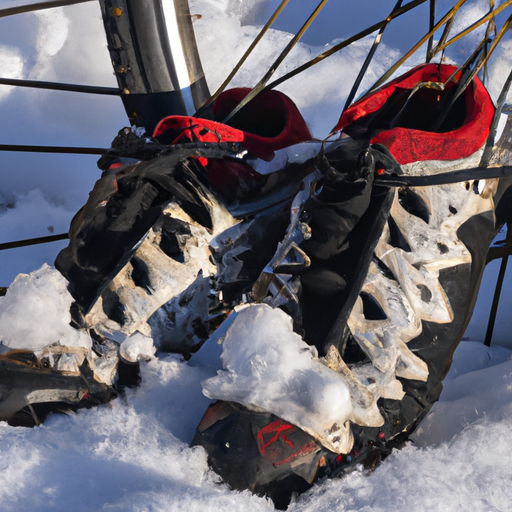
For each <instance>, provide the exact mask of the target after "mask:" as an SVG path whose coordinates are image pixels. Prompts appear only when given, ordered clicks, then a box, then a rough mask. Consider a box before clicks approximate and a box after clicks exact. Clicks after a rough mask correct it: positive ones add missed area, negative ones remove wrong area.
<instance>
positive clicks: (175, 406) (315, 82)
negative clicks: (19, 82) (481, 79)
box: [0, 0, 512, 512]
mask: <svg viewBox="0 0 512 512" xmlns="http://www.w3.org/2000/svg"><path fill="white" fill-rule="evenodd" d="M0 3H2V2H0ZM395 3H396V2H395V1H394V0H393V1H391V2H387V1H386V2H384V1H383V2H375V0H361V2H356V3H355V4H349V3H347V2H335V1H331V2H328V4H327V6H328V8H332V9H333V10H331V11H329V12H327V11H326V14H325V17H324V18H323V21H324V23H323V24H322V23H320V24H318V25H316V26H315V25H313V26H312V27H311V29H310V30H309V31H308V32H307V33H306V35H307V37H305V43H308V44H302V43H301V44H299V45H298V46H297V47H296V48H295V49H294V50H293V52H292V54H291V55H290V56H289V58H288V59H287V60H286V61H285V63H284V64H283V66H282V68H280V70H279V71H278V74H279V73H283V72H285V71H288V70H290V69H292V68H293V67H295V66H297V65H299V64H301V63H302V62H304V61H305V60H308V59H309V58H312V57H314V56H315V55H316V54H318V53H319V52H320V51H322V50H325V49H326V47H327V48H328V47H330V46H332V45H333V44H336V42H338V41H339V39H337V40H336V39H334V38H342V37H348V35H351V34H353V33H355V32H356V31H357V30H358V29H359V28H362V26H361V27H355V26H354V27H352V26H350V27H349V29H350V30H349V32H347V33H343V34H341V35H338V34H336V35H332V36H331V37H330V39H328V40H326V39H325V38H323V39H322V37H323V36H324V35H325V34H324V32H325V33H326V34H327V33H328V34H330V33H331V32H328V30H327V28H326V29H325V30H324V27H328V26H330V27H331V28H332V27H334V28H335V29H336V26H337V25H338V24H339V23H341V22H342V21H343V22H344V20H352V19H355V20H357V19H360V18H361V17H362V18H363V20H362V23H364V25H365V26H367V25H369V24H370V23H372V22H376V21H378V20H379V19H383V18H385V16H386V15H387V14H388V13H389V11H390V10H391V8H392V7H393V5H394V4H395ZM190 4H191V10H192V12H194V13H197V14H201V15H202V17H201V19H198V20H197V21H196V22H195V27H196V33H197V37H198V44H199V48H200V51H201V53H202V55H203V65H204V67H205V71H206V75H207V77H208V80H209V83H210V87H211V89H212V90H214V89H215V87H217V86H218V85H219V84H220V83H221V81H222V80H223V79H224V77H225V76H226V75H227V73H228V71H229V69H230V68H231V66H232V65H233V64H234V63H235V62H236V61H237V60H238V58H239V57H240V56H241V55H242V53H243V51H244V50H245V48H246V47H247V46H248V45H249V44H250V42H251V41H252V39H253V38H254V37H255V35H256V34H257V32H258V29H259V26H261V24H262V23H263V22H264V20H265V16H268V15H269V14H270V12H271V11H272V9H275V8H276V7H277V5H278V4H279V2H278V0H260V1H259V2H243V1H242V0H193V1H191V2H190ZM291 4H293V6H292V7H291V8H289V12H290V13H291V15H290V16H288V15H287V16H285V17H284V18H287V19H292V21H293V22H294V21H297V19H298V18H300V17H301V16H302V18H303V19H300V20H299V22H298V26H300V24H301V23H302V22H303V21H304V19H305V17H306V16H307V14H309V12H310V11H311V9H312V8H314V7H316V5H317V4H318V1H317V0H300V1H299V0H295V1H294V2H290V5H291ZM438 4H439V5H440V7H439V9H440V10H441V11H442V12H443V13H444V12H446V10H447V9H448V7H449V6H451V5H452V4H453V2H449V1H448V0H446V1H441V2H438ZM301 8H303V10H301ZM487 8H488V2H487V1H483V0H480V1H475V2H471V3H469V5H468V7H467V8H465V9H464V16H465V17H466V20H467V22H468V23H469V22H472V21H474V20H475V19H476V17H477V16H478V15H481V14H482V13H483V12H486V10H487ZM326 9H327V8H326ZM377 11H379V12H377ZM380 11H382V12H380ZM56 12H57V11H56ZM62 13H64V14H62ZM426 14H427V11H426V10H425V11H424V12H423V14H422V16H423V18H424V19H427V18H428V16H427V15H426ZM284 18H283V19H284ZM370 18H371V19H370ZM415 19H416V18H415ZM0 21H1V26H0V34H1V37H0V39H1V40H0V63H1V64H2V70H3V71H2V76H5V77H9V76H11V77H22V78H31V79H40V80H55V81H62V82H68V83H73V82H75V83H87V84H99V85H105V86H115V85H116V84H115V79H114V77H113V74H112V69H111V64H110V62H109V58H108V54H107V52H106V50H105V46H106V41H105V38H104V35H103V29H102V26H101V21H100V15H99V9H98V5H97V3H96V2H90V3H85V4H81V5H77V6H72V7H68V8H66V9H65V10H64V11H62V12H60V14H54V13H51V12H50V11H47V12H46V13H45V14H40V15H37V16H36V15H33V14H26V15H22V16H18V17H15V18H8V19H7V18H3V19H2V20H0ZM320 21H322V20H320ZM290 23H291V22H290ZM345 24H347V23H345ZM348 24H349V25H350V23H348ZM298 26H297V27H295V29H296V28H298ZM397 26H398V27H399V28H398V31H399V32H398V33H396V34H395V35H393V33H392V34H391V35H392V37H391V39H390V41H392V43H386V36H385V38H384V42H385V44H383V45H381V46H380V47H379V50H378V52H377V54H376V56H375V58H374V61H373V63H372V65H371V67H370V69H369V71H368V74H367V77H366V78H365V81H364V82H363V84H362V87H361V90H360V92H361V91H362V90H364V89H365V87H368V86H369V85H371V83H372V82H373V81H374V80H375V79H376V78H377V77H378V76H379V74H380V73H382V71H384V70H385V69H387V68H388V67H389V65H390V64H391V63H392V62H393V61H394V60H396V58H397V57H398V55H399V52H398V50H397V49H396V48H395V46H396V47H397V48H398V47H399V46H400V44H399V43H400V41H402V40H403V37H404V36H403V35H402V34H405V33H411V32H414V34H413V37H414V38H417V37H418V34H419V33H424V31H425V29H426V23H425V24H424V25H423V26H422V27H420V28H417V26H416V24H415V23H414V22H411V21H410V18H404V22H403V23H397ZM277 28H286V29H288V30H292V28H293V27H291V26H290V27H288V26H286V27H285V26H284V24H283V23H282V22H281V21H280V22H279V23H278V27H277ZM390 30H392V29H391V28H390ZM397 34H398V35H397ZM291 37H292V36H291V35H290V34H289V33H287V32H283V31H280V30H271V31H270V32H269V34H268V35H267V37H266V38H265V39H264V41H262V43H261V45H260V46H259V47H258V49H257V51H256V52H255V54H254V55H253V56H252V57H251V59H250V60H249V61H248V62H247V63H246V65H245V66H244V67H243V68H242V70H241V71H240V73H239V75H238V76H237V77H235V80H234V81H233V83H232V85H233V86H251V85H254V84H255V83H256V82H257V80H259V78H261V77H262V76H263V75H264V73H265V71H266V69H267V66H268V64H269V63H270V62H272V61H273V59H274V58H276V57H277V55H278V53H279V51H280V49H282V48H283V47H284V46H285V45H286V44H287V42H288V41H289V40H290V39H291ZM308 38H309V39H308ZM393 38H394V39H393ZM331 39H333V40H331ZM319 41H321V42H319ZM412 42H413V41H409V42H403V45H404V46H406V47H407V46H410V44H412ZM371 43H372V37H371V36H370V37H369V38H366V39H364V40H362V41H360V42H359V43H357V44H355V45H353V46H352V47H351V48H350V49H349V50H348V51H346V52H343V53H341V54H339V55H336V56H334V57H332V58H330V59H327V60H326V61H325V62H323V63H322V64H320V65H319V66H316V67H315V68H312V69H311V70H309V71H308V72H307V73H306V74H304V75H300V76H299V77H297V78H295V79H293V80H292V81H290V82H289V83H287V84H285V85H283V86H282V87H281V89H282V90H283V91H284V92H286V93H288V94H290V95H291V97H292V98H293V99H294V101H295V102H296V103H297V104H298V105H299V107H300V109H301V111H302V112H303V114H304V115H305V118H306V120H307V122H308V124H309V126H310V128H311V130H312V132H313V133H314V135H316V136H320V137H321V136H324V135H326V134H327V133H328V131H329V130H330V129H331V128H332V126H333V125H334V124H335V123H336V121H337V118H338V116H339V112H340V109H341V107H342V105H343V103H344V100H345V98H346V96H347V94H348V92H349V90H350V87H351V84H352V83H353V80H354V78H355V77H356V75H357V73H358V70H359V68H360V65H361V63H362V61H363V60H364V58H365V56H366V52H367V51H368V49H369V48H370V46H371ZM313 45H322V46H313ZM323 45H326V46H323ZM510 46H511V41H510V39H508V40H506V41H504V43H503V45H502V49H501V50H500V51H501V53H500V55H499V59H497V60H496V61H495V62H494V63H493V64H491V65H490V67H489V70H488V71H489V73H490V75H489V76H490V77H491V79H490V80H489V85H490V90H491V93H492V94H493V97H494V98H496V97H497V94H499V90H500V88H501V83H503V81H504V80H505V78H506V76H507V75H508V72H509V69H510V62H511V55H512V52H511V51H510ZM400 49H403V48H402V47H401V46H400ZM422 51H423V50H422ZM465 51H466V50H465V48H464V47H463V45H462V43H461V44H460V45H458V46H457V45H455V46H454V47H453V49H448V51H447V53H446V57H447V58H449V59H453V60H458V61H459V62H462V61H464V60H465V59H466V57H467V52H466V54H464V52H465ZM457 52H459V53H457ZM77 55H79V56H80V58H79V59H78V62H77V58H76V56H77ZM423 55H424V53H422V55H421V56H419V55H418V56H417V59H418V61H419V60H421V59H422V58H423ZM461 55H462V56H463V57H461ZM464 55H465V56H464ZM415 58H416V57H415ZM413 60H414V59H413ZM276 76H277V75H276ZM79 96H80V95H79ZM0 102H1V103H0V104H1V107H2V112H3V120H4V122H3V124H2V125H1V126H0V134H1V136H2V142H3V143H13V144H20V143H27V144H28V143H34V144H36V143H41V144H52V145H85V146H97V147H102V146H103V147H104V146H108V144H109V142H110V141H111V140H112V139H113V138H114V136H115V135H116V133H117V131H118V130H119V129H120V128H122V127H123V126H124V125H125V124H126V119H125V114H124V112H123V109H122V105H121V102H119V101H116V100H115V99H113V98H103V97H96V96H95V97H93V98H91V97H85V96H83V97H82V96H80V97H77V95H73V94H71V93H56V92H50V91H42V90H38V91H34V90H30V89H16V90H14V89H12V88H8V87H1V88H0ZM15 121H17V122H15ZM95 160H96V157H90V156H75V155H73V156H68V155H66V156H64V155H59V156H51V155H35V156H34V155H31V154H23V155H22V154H18V153H3V154H1V155H0V166H1V168H2V174H1V176H0V193H1V196H0V217H1V220H2V222H1V223H0V235H1V241H2V242H7V241H12V240H17V239H20V238H30V237H36V236H43V235H44V234H51V233H53V232H55V233H59V232H64V231H66V230H67V226H68V225H69V221H70V220H71V217H72V215H73V214H74V213H75V212H76V210H77V209H78V208H79V207H80V206H81V205H82V204H83V203H84V202H85V200H86V197H87V193H88V191H89V190H90V189H91V188H92V184H93V183H94V181H95V180H96V179H97V178H98V177H99V172H98V170H97V169H96V168H95ZM36 188H37V189H40V190H41V191H42V192H39V191H37V192H34V189H36ZM64 244H65V243H64V242H59V243H56V244H48V245H44V246H36V247H35V248H24V249H18V250H11V251H2V252H1V253H0V277H1V278H2V280H1V282H0V285H2V286H7V285H9V283H11V282H12V281H13V279H14V277H15V275H16V274H18V273H20V272H25V273H28V272H31V271H35V272H34V273H33V274H31V276H20V278H18V281H16V283H13V284H12V285H11V286H10V290H9V293H8V295H7V296H6V297H5V298H3V299H0V333H1V337H2V343H3V344H7V345H9V346H12V347H15V346H22V345H23V344H24V341H23V340H24V339H25V340H30V342H31V343H35V344H38V343H40V344H41V345H45V344H48V343H53V342H56V341H59V340H64V339H65V341H66V344H67V345H71V344H76V345H82V346H87V343H89V341H88V340H85V339H83V338H80V336H79V335H78V334H77V333H76V331H71V328H70V327H69V326H68V325H67V324H68V323H69V317H68V307H69V302H70V298H69V295H67V292H66V291H65V283H64V281H63V280H62V279H61V278H60V277H59V276H58V274H57V273H56V272H55V271H54V270H52V269H50V268H49V267H43V268H40V267H41V265H42V264H43V263H45V262H48V263H51V262H52V261H53V260H54V258H55V255H56V253H57V252H58V250H60V248H62V247H63V246H64ZM498 267H499V262H498V261H495V262H493V263H491V264H490V265H489V268H488V270H487V271H486V273H485V275H484V279H483V283H484V287H483V291H482V293H481V295H480V298H479V301H478V304H477V309H476V314H475V315H474V317H473V320H472V323H471V324H470V330H469V331H468V333H467V334H466V337H471V338H472V339H476V340H482V339H483V336H484V335H485V326H486V321H487V316H488V310H489V305H490V301H491V300H492V293H493V288H494V283H495V281H496V275H497V272H498ZM36 269H39V270H36ZM507 286H510V276H507V283H506V285H505V289H507ZM28 288H30V293H28V291H27V289H28ZM49 288H52V291H51V292H50V291H49ZM510 300H511V299H510V294H506V293H505V294H503V300H502V303H501V306H500V311H499V312H498V324H497V328H496V333H495V336H494V338H493V340H494V343H496V342H499V343H501V344H503V345H507V346H509V347H510V346H512V342H511V340H510V322H509V317H510V315H508V314H503V311H504V310H505V311H506V310H508V311H510V306H511V305H510ZM500 312H501V315H500ZM235 320H236V315H232V318H230V319H228V323H229V322H234V321H235ZM226 330H227V325H225V326H223V327H222V328H221V330H220V331H219V332H218V333H217V338H216V339H212V340H210V342H209V343H208V344H207V345H205V346H204V347H203V349H202V350H201V351H200V352H199V353H198V354H197V355H195V356H194V357H193V358H192V359H191V361H190V362H188V363H186V362H184V361H183V360H182V359H181V358H180V357H178V356H169V355H162V354H157V356H156V357H155V356H153V350H154V349H153V346H152V343H151V339H148V338H147V337H143V336H142V335H141V336H136V337H134V338H131V339H130V338H129V339H128V340H127V341H126V345H125V347H124V348H125V353H126V355H127V356H129V357H131V358H133V359H142V361H141V372H142V383H141V386H140V387H139V388H137V389H133V390H128V391H127V395H126V398H125V399H118V400H115V401H114V402H112V403H111V404H108V405H104V406H100V407H97V408H95V409H91V410H87V411H86V410H83V411H79V412H78V413H77V414H72V415H69V416H52V417H50V418H49V419H48V421H47V422H46V423H45V424H44V425H42V426H40V427H36V428H34V429H25V428H14V427H9V426H7V425H6V424H5V423H0V454H1V462H0V503H1V506H0V508H1V510H2V511H6V512H8V511H16V512H20V511H33V510H40V511H63V512H64V511H66V512H67V511H69V510H73V511H77V512H82V511H83V512H96V511H100V510H104V511H123V512H124V511H127V512H129V511H134V512H135V511H137V512H142V511H152V512H157V511H158V512H159V511H162V512H164V511H165V512H167V511H187V512H189V511H190V512H193V511H200V512H210V511H211V512H219V511H233V510H244V511H266V510H269V511H270V510H273V506H272V504H271V502H269V501H267V500H265V499H263V498H258V497H255V496H253V495H252V494H251V493H250V492H243V493H239V492H233V491H231V490H229V489H228V488H227V487H226V486H225V485H223V484H222V483H220V482H219V480H218V478H217V477H216V475H215V474H214V473H212V472H211V471H209V470H208V467H207V464H206V456H205V454H204V452H203V450H202V449H200V448H193V449H191V448H189V447H188V444H189V443H190V441H191V440H192V437H193V435H194V429H195V426H196V425H197V423H198V422H199V420H200V418H201V416H202V414H203V413H204V411H205V409H206V407H207V405H208V403H210V400H209V399H208V398H206V397H205V396H204V395H203V393H202V384H201V383H202V382H205V381H208V379H212V378H215V379H217V378H218V376H217V371H218V370H219V369H220V367H221V365H220V357H219V356H220V353H221V351H222V345H221V344H219V343H217V341H219V339H220V337H221V336H223V335H224V334H225V332H226ZM76 336H78V337H76ZM146 359H149V360H148V361H146ZM511 400H512V353H511V351H510V350H509V349H508V348H504V347H501V346H499V345H493V346H492V347H491V348H486V347H485V346H484V345H482V344H481V343H476V342H474V341H463V342H462V343H461V345H460V346H459V348H458V350H457V351H456V353H455V356H454V363H453V366H452V369H451V371H450V373H449V374H448V376H447V378H446V379H445V381H444V391H443V394H442V395H441V399H440V401H439V402H438V403H436V404H435V405H434V407H433V409H432V411H431V413H430V414H429V416H428V417H427V418H426V419H425V421H424V422H423V423H422V425H421V427H420V428H419V429H418V431H417V432H416V434H415V435H414V437H413V441H414V443H413V442H410V443H408V444H407V446H406V447H405V448H404V449H402V450H401V451H396V452H394V453H393V454H392V455H391V456H390V457H389V458H388V459H387V460H386V461H385V462H384V463H383V464H382V465H381V466H380V467H379V468H378V469H377V470H376V471H375V472H373V473H371V474H368V475H367V474H365V473H364V472H363V471H362V470H358V471H355V472H354V473H352V474H350V475H348V476H347V477H346V478H344V479H342V480H333V481H324V482H320V483H319V484H318V485H316V486H315V487H314V488H313V489H312V490H311V491H309V492H308V493H306V494H304V495H302V496H300V497H299V498H298V499H297V501H296V502H295V503H293V504H292V505H291V507H290V510H291V511H312V512H327V511H329V512H331V511H333V510H336V511H347V512H348V511H354V512H355V511H367V512H369V511H372V512H380V511H382V512H388V511H390V510H393V511H402V510H403V511H415V512H422V511H425V512H433V511H439V512H441V511H442V512H445V511H465V510H471V511H473V512H487V511H491V510H492V511H508V510H510V504H511V503H512V486H511V485H510V483H511V481H512V440H511V439H512V436H511V435H510V431H511V427H510V425H511V424H512V406H511Z"/></svg>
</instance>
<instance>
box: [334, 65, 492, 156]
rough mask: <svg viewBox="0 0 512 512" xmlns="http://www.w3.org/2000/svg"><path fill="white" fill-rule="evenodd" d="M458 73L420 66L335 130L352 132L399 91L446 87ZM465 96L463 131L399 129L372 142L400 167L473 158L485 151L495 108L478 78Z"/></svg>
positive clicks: (352, 111) (348, 114)
mask: <svg viewBox="0 0 512 512" xmlns="http://www.w3.org/2000/svg"><path fill="white" fill-rule="evenodd" d="M455 69H456V68H455V67H454V66H449V65H437V64H425V65H422V66H418V67H416V68H414V69H412V70H411V71H409V72H408V73H405V74H404V75H402V76H401V77H399V78H397V79H395V80H393V81H391V82H390V83H388V84H386V85H385V86H383V87H381V88H380V89H378V90H377V91H375V92H374V93H372V94H371V95H369V96H366V97H364V98H362V99H361V100H359V101H358V102H356V103H355V104H354V105H352V106H351V107H350V108H348V109H347V110H346V111H345V112H344V113H343V115H342V116H341V118H340V120H339V121H338V124H337V125H336V127H335V129H336V130H340V129H342V128H345V129H347V128H348V129H350V125H351V124H352V123H354V122H355V121H357V120H361V119H362V118H364V117H365V116H368V115H369V114H372V113H374V112H376V111H377V110H379V109H381V108H382V107H383V106H384V104H385V103H386V101H387V100H388V99H389V98H390V97H391V96H392V94H393V93H395V92H396V91H399V90H404V91H406V90H412V89H413V88H414V86H415V85H417V84H418V83H420V82H427V81H440V82H443V83H444V82H445V81H446V79H447V78H448V77H449V76H450V75H451V74H452V73H453V71H455ZM457 78H458V77H457ZM464 94H465V101H466V115H465V119H464V123H463V125H462V126H461V127H460V128H458V129H456V130H452V131H448V132H444V133H437V132H432V131H423V130H416V129H411V128H403V127H396V128H392V129H389V130H384V131H381V132H380V133H378V134H377V135H375V136H374V137H373V138H372V139H371V140H370V142H371V143H377V142H378V143H381V144H384V145H385V146H386V147H387V148H388V149H389V150H390V152H391V153H392V154H393V156H394V157H395V159H396V160H397V161H398V163H400V164H407V163H411V162H416V161H421V160H456V159H458V158H464V157H467V156H469V155H471V154H473V153H474V152H475V151H477V150H478V149H479V148H480V147H482V145H483V144H484V143H485V141H486V139H487V137H488V135H489V128H490V125H491V122H492V118H493V115H494V106H493V104H492V101H491V99H490V97H489V94H488V93H487V91H486V90H485V87H484V86H483V84H482V82H481V81H480V80H479V79H478V77H476V78H475V79H474V81H473V83H472V84H471V85H470V86H469V87H468V88H467V89H466V91H465V93H464ZM426 108H428V107H426Z"/></svg>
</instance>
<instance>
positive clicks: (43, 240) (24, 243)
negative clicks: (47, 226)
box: [0, 233, 69, 251]
mask: <svg viewBox="0 0 512 512" xmlns="http://www.w3.org/2000/svg"><path fill="white" fill-rule="evenodd" d="M68 238H69V235H68V233H61V234H60V235H49V236H40V237H37V238H27V239H26V240H17V241H16V242H6V243H3V244H0V251H4V250H6V249H17V248H19V247H29V246H31V245H38V244H47V243H50V242H58V241H59V240H67V239H68Z"/></svg>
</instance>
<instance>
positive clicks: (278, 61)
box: [223, 0, 327, 123]
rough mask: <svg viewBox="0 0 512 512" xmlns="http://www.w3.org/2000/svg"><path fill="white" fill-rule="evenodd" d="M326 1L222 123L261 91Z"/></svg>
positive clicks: (324, 0) (323, 3) (322, 3)
mask: <svg viewBox="0 0 512 512" xmlns="http://www.w3.org/2000/svg"><path fill="white" fill-rule="evenodd" d="M326 3H327V0H322V1H321V2H320V3H319V4H318V5H317V7H316V9H315V10H314V11H313V12H312V13H311V15H310V16H309V18H308V19H307V20H306V22H305V23H304V25H302V27H301V28H300V30H299V31H298V32H297V33H296V34H295V35H294V36H293V39H292V40H291V41H290V42H289V43H288V44H287V45H286V48H285V49H284V50H283V51H282V52H281V53H280V54H279V57H277V59H276V60H275V62H274V63H273V64H272V66H270V68H269V70H268V71H267V72H266V73H265V76H264V77H263V78H262V79H261V80H260V81H259V82H258V83H257V84H256V86H255V87H254V88H253V89H252V91H251V92H250V93H249V94H248V95H247V96H246V97H245V98H244V99H243V100H242V101H241V102H240V103H239V104H238V105H237V106H236V107H235V108H234V109H233V110H232V111H231V112H230V114H229V115H228V116H227V117H226V118H225V119H224V120H223V123H226V122H227V121H229V119H231V118H232V117H233V116H234V115H235V114H236V113H237V112H238V111H240V110H241V109H242V108H243V107H244V106H245V105H247V103H249V102H250V101H251V100H253V99H254V98H255V97H256V96H258V94H259V93H260V92H261V91H263V89H264V88H265V85H266V84H267V82H268V81H269V80H270V78H271V77H272V75H273V74H274V73H275V71H276V69H277V68H278V67H279V65H280V64H281V62H283V60H284V59H285V58H286V56H287V55H288V54H289V53H290V51H291V50H292V48H293V47H294V46H295V45H296V44H297V43H298V42H299V40H300V38H301V37H302V36H303V35H304V32H306V30H307V29H308V28H309V26H310V25H311V23H312V22H313V20H314V19H315V18H316V17H317V15H318V13H319V12H320V11H321V10H322V9H323V7H324V5H325V4H326Z"/></svg>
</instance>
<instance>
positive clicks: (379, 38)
mask: <svg viewBox="0 0 512 512" xmlns="http://www.w3.org/2000/svg"><path fill="white" fill-rule="evenodd" d="M401 6H402V0H398V2H397V3H396V5H395V7H393V10H392V11H391V14H390V15H389V16H388V17H387V18H386V20H385V22H384V23H383V24H382V26H381V27H380V30H379V32H378V34H377V36H376V37H375V40H374V41H373V45H372V47H371V49H370V51H369V52H368V55H367V56H366V59H365V61H364V64H363V66H362V68H361V70H360V71H359V74H358V75H357V78H356V81H355V82H354V85H353V86H352V89H351V90H350V94H349V95H348V98H347V101H346V102H345V106H344V107H343V112H345V110H347V108H348V107H349V106H350V104H351V103H352V100H353V99H354V96H355V95H356V93H357V90H358V89H359V86H360V85H361V82H362V80H363V77H364V75H365V73H366V70H367V69H368V66H369V65H370V62H371V61H372V59H373V56H374V55H375V52H376V51H377V48H378V46H379V44H380V42H381V41H382V35H383V34H384V30H386V27H387V26H388V25H389V22H390V21H391V20H392V19H393V15H394V14H395V13H396V12H398V9H400V7H401Z"/></svg>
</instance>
